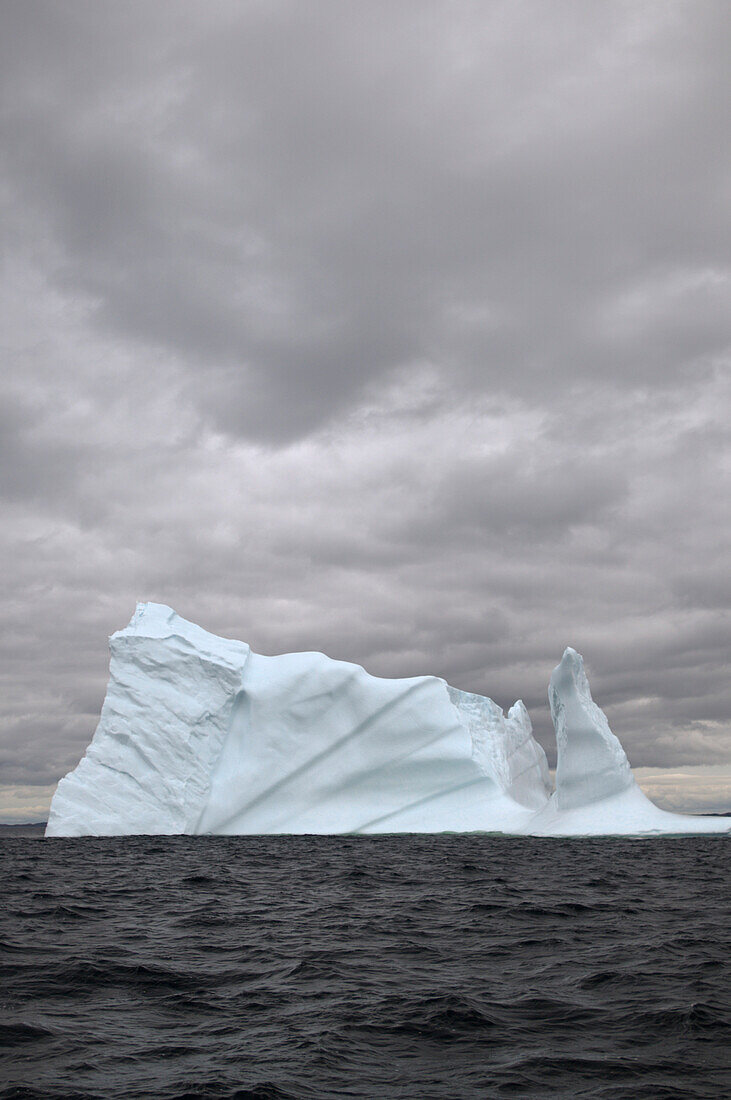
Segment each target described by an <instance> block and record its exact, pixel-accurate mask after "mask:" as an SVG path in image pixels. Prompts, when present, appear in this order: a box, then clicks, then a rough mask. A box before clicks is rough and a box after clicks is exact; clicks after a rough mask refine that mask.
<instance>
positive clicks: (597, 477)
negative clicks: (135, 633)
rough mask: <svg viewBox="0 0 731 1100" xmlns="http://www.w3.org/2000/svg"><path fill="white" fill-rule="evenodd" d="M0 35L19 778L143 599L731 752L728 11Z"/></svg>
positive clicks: (566, 6)
mask: <svg viewBox="0 0 731 1100" xmlns="http://www.w3.org/2000/svg"><path fill="white" fill-rule="evenodd" d="M2 22H3V24H4V27H3V33H2V35H0V41H1V42H2V46H0V50H1V51H2V54H3V56H2V57H0V62H1V64H0V74H1V75H0V81H1V82H2V100H3V104H4V110H3V113H2V127H3V135H2V146H3V149H4V150H5V156H4V164H3V175H2V186H1V188H0V202H1V203H2V207H3V213H4V214H5V218H4V223H5V225H6V226H7V233H6V240H5V255H6V264H5V278H4V280H3V285H2V310H3V332H4V341H5V355H4V369H3V403H2V409H1V410H0V496H1V498H2V517H3V520H2V525H1V526H0V546H1V547H2V551H1V552H2V562H3V581H4V586H5V593H6V594H5V598H4V600H3V602H2V608H1V610H0V615H1V616H2V629H1V630H0V646H1V647H2V649H3V663H2V670H3V671H2V679H3V690H2V704H1V706H2V712H1V714H0V759H2V763H3V779H4V781H5V782H7V783H8V784H18V785H21V786H28V787H33V786H38V787H39V788H40V787H43V786H44V785H48V784H52V783H53V782H55V780H56V779H57V778H58V777H59V775H60V774H61V773H62V772H64V771H65V770H67V769H68V768H70V767H72V766H73V765H74V764H75V762H76V760H77V759H78V757H79V755H80V753H81V752H82V750H83V748H84V746H85V744H86V743H87V741H88V740H89V737H90V735H91V732H92V731H93V728H94V724H95V716H96V714H97V713H98V709H99V706H100V703H101V699H102V696H103V690H104V682H105V677H106V661H107V656H106V651H105V645H104V639H105V636H106V635H107V634H109V633H110V632H111V631H113V630H114V629H117V628H118V627H120V626H122V625H123V624H124V623H125V622H126V621H127V620H128V618H129V616H130V614H131V611H132V610H133V607H134V602H135V600H136V599H138V598H139V599H157V600H160V601H162V602H166V603H170V604H172V605H173V606H175V608H176V609H177V610H178V611H179V612H180V613H181V614H183V615H185V616H186V617H188V618H193V619H195V620H196V621H199V622H200V623H201V624H202V625H204V626H206V627H207V628H209V629H212V630H214V631H217V632H220V633H224V634H226V633H228V634H231V635H233V636H236V637H241V638H245V639H246V640H247V641H249V642H250V643H251V645H252V646H253V648H254V649H258V650H260V651H263V652H281V651H284V650H289V649H302V648H307V649H322V650H324V651H326V652H328V653H330V654H331V655H332V656H336V657H342V658H346V659H350V660H355V661H358V662H359V663H362V664H364V665H365V666H366V667H367V668H369V669H370V670H371V671H373V672H376V673H381V674H387V675H403V674H405V675H408V674H414V673H421V672H434V673H437V674H439V675H443V676H445V677H447V678H448V679H449V680H450V682H452V683H454V684H455V685H457V686H459V687H463V688H468V689H471V690H475V691H481V692H485V693H487V694H490V695H491V696H492V697H493V698H496V699H497V700H498V702H500V703H501V704H508V703H510V702H512V701H513V699H514V698H515V697H516V696H518V695H521V696H523V698H524V699H525V700H526V703H527V704H528V706H529V708H530V710H531V714H532V717H533V719H534V723H535V726H536V730H537V732H538V735H539V736H540V737H541V739H542V740H543V741H544V743H545V744H546V746H547V747H548V748H549V751H550V745H551V735H550V723H549V720H548V712H547V708H546V705H545V686H546V684H547V681H548V676H549V674H550V670H551V668H552V667H553V665H554V664H555V663H556V662H557V660H558V659H559V658H560V655H561V652H562V650H563V647H564V646H565V645H566V644H571V645H573V646H574V647H576V648H578V649H579V650H580V651H582V652H583V653H584V655H585V657H586V658H587V661H588V666H589V671H590V673H591V674H592V687H593V690H594V694H595V697H596V698H597V700H598V701H599V702H600V704H601V705H602V706H604V707H605V709H606V710H607V712H608V714H609V717H610V721H611V722H612V723H613V726H614V728H615V729H616V732H617V733H618V734H619V736H620V738H621V739H622V741H623V743H624V744H625V745H626V747H627V749H628V752H629V755H630V759H631V760H632V763H633V764H636V765H638V766H645V767H664V768H673V769H677V768H678V767H682V766H695V765H701V764H704V765H714V766H716V767H718V766H720V765H724V764H729V763H731V746H730V740H731V739H730V738H729V713H730V712H731V707H730V705H729V704H730V702H731V693H730V692H729V689H728V686H727V679H728V678H727V667H726V653H727V652H728V650H727V647H728V642H729V602H730V597H731V584H730V583H729V571H728V565H727V560H728V538H729V531H730V528H731V522H730V518H729V503H728V502H729V491H728V471H729V454H728V430H727V426H728V417H729V412H730V411H731V400H730V398H731V393H730V389H731V383H730V381H729V373H728V362H729V357H728V349H729V343H730V342H731V341H730V338H729V337H730V334H729V325H728V318H729V315H730V312H731V311H729V304H731V303H730V302H729V286H730V273H729V268H728V256H729V217H728V180H729V167H730V165H729V157H728V142H727V140H726V120H725V108H726V104H727V102H728V91H729V89H728V82H729V78H728V66H727V64H726V58H725V56H724V41H725V37H724V36H725V32H727V30H728V23H729V13H728V9H727V6H726V5H725V4H722V3H715V2H708V3H706V2H704V0H694V2H693V3H690V2H687V3H686V2H675V3H673V2H671V3H666V2H663V3H656V2H649V0H647V2H639V3H632V4H616V5H586V4H583V3H578V2H561V0H552V3H550V4H549V5H546V4H545V3H542V2H541V3H537V2H536V3H529V2H521V3H513V2H511V3H507V2H497V3H490V4H485V3H476V2H475V3H471V2H468V0H455V2H451V3H444V2H440V3H436V2H435V3H430V2H428V0H427V2H426V3H424V2H422V0H420V2H418V3H417V2H410V0H399V2H398V3H393V2H391V0H389V2H388V3H385V2H384V3H380V2H369V3H367V4H366V3H363V4H352V5H351V4H342V3H340V2H335V0H317V2H316V3H314V4H308V5H301V4H296V3H294V2H291V3H290V2H285V0H275V2H273V3H272V2H267V3H259V2H256V0H251V2H249V3H238V2H237V3H234V2H231V3H223V2H213V3H209V4H207V5H206V6H205V9H204V8H203V7H202V6H201V5H200V4H198V3H186V2H185V0H183V2H180V3H176V4H175V5H174V6H173V5H168V4H159V5H150V4H147V3H138V4H137V3H134V2H130V3H127V4H124V5H121V6H120V5H113V4H111V3H102V4H98V3H91V2H90V0H89V2H87V0H77V2H75V3H74V4H72V5H58V4H55V3H51V2H49V3H44V2H41V0H30V2H29V0H23V2H22V3H21V2H18V3H13V2H10V3H6V4H5V5H4V8H3V14H2ZM714 783H715V784H716V785H717V784H718V775H717V774H715V773H714ZM715 790H716V788H715V787H714V791H715ZM674 797H676V796H675V795H674ZM714 797H715V796H714ZM691 801H692V800H691ZM32 802H33V800H32V799H31V802H30V803H29V804H31V803H32ZM676 802H677V797H676ZM701 802H702V799H700V801H699V802H698V804H699V805H700V804H701ZM692 804H695V803H692Z"/></svg>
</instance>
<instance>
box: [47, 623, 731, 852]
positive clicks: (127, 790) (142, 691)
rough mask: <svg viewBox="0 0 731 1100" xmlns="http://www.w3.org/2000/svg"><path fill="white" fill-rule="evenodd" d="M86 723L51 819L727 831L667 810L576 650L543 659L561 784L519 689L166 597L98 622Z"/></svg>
mask: <svg viewBox="0 0 731 1100" xmlns="http://www.w3.org/2000/svg"><path fill="white" fill-rule="evenodd" d="M110 649H111V663H110V679H109V686H108V688H107V695H106V698H105V700H104V705H103V707H102V713H101V717H100V721H99V725H98V727H97V730H96V733H95V734H94V738H93V740H92V742H91V744H90V745H89V748H88V749H87V751H86V755H85V756H84V758H83V759H82V760H81V762H80V763H79V765H78V767H76V768H75V769H74V771H72V772H70V773H69V774H68V775H67V776H65V778H63V779H62V780H61V782H60V783H59V785H58V788H57V790H56V793H55V795H54V798H53V801H52V803H51V811H50V815H49V821H48V827H47V830H46V835H47V836H84V835H97V836H103V835H120V834H132V833H219V834H220V833H378V832H444V831H455V832H463V831H473V830H481V831H500V832H505V833H531V834H538V835H541V834H549V835H562V834H567V833H570V834H596V833H622V832H632V833H634V832H641V833H655V832H676V833H677V832H697V831H724V830H727V829H728V827H729V822H728V821H726V820H724V819H715V818H687V817H681V816H680V815H675V814H666V813H664V812H663V811H661V810H659V809H657V807H655V806H653V805H652V803H651V802H649V801H648V800H647V799H646V798H645V796H644V795H643V794H642V792H641V791H640V789H639V788H638V787H637V786H636V784H635V782H634V779H633V778H632V772H631V770H630V766H629V763H628V761H627V758H626V756H625V754H624V751H623V750H622V747H621V745H620V744H619V741H618V740H617V738H616V737H615V736H614V734H613V733H612V732H611V730H610V729H609V725H608V723H607V720H606V718H605V716H604V714H603V713H602V711H601V710H600V709H599V708H598V707H597V706H596V704H595V703H594V702H593V700H592V698H591V692H590V690H589V684H588V681H587V679H586V675H585V673H584V666H583V661H582V659H581V657H580V656H579V654H578V653H576V652H575V651H574V650H572V649H567V650H566V652H565V654H564V657H563V660H562V661H561V664H560V665H559V666H558V668H557V669H556V670H555V671H554V673H553V676H552V677H551V685H550V689H549V699H550V704H551V713H552V715H553V720H554V723H555V726H556V735H557V742H558V767H557V771H556V791H555V793H554V794H553V795H551V796H550V798H549V793H550V781H549V775H548V768H547V764H546V757H545V753H544V752H543V749H542V748H541V747H540V745H538V743H537V742H536V741H535V740H534V739H533V736H532V731H531V723H530V718H529V717H528V713H527V711H526V709H525V707H524V706H523V704H522V703H521V702H517V703H516V704H515V705H514V706H513V707H511V709H510V710H509V712H508V714H507V716H506V715H505V714H504V713H503V711H502V710H501V708H500V707H499V706H497V704H496V703H493V702H492V700H491V699H486V698H484V697H483V696H481V695H472V694H469V693H468V692H464V691H458V690H457V689H455V688H451V687H449V686H448V685H447V684H445V682H444V681H443V680H440V679H437V678H436V677H433V676H419V677H414V678H412V679H401V680H397V679H393V680H389V679H381V678H379V677H376V676H370V675H369V674H368V673H367V672H366V671H365V670H364V669H362V668H361V667H360V666H358V665H352V664H347V663H346V662H344V661H334V660H331V659H330V658H329V657H326V656H324V655H323V654H322V653H288V654H284V655H283V656H280V657H262V656H259V655H258V654H255V653H252V652H251V651H250V649H249V647H248V646H247V645H245V644H244V643H243V642H235V641H229V640H227V639H224V638H218V637H216V636H215V635H213V634H209V633H207V631H205V630H201V628H200V627H198V626H195V625H194V624H193V623H189V622H186V620H185V619H181V618H180V616H179V615H176V613H175V612H174V611H173V610H172V609H171V608H169V607H165V606H163V605H161V604H139V605H138V607H137V610H136V612H135V614H134V616H133V617H132V620H131V622H130V623H129V625H128V626H127V627H126V628H125V629H124V630H120V631H118V632H117V633H116V634H114V635H112V638H111V639H110Z"/></svg>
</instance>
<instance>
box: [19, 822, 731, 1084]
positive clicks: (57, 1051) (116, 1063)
mask: <svg viewBox="0 0 731 1100" xmlns="http://www.w3.org/2000/svg"><path fill="white" fill-rule="evenodd" d="M730 853H731V847H730V846H729V843H728V840H727V839H725V838H723V837H688V838H661V839H656V840H632V839H565V840H564V839H561V840H554V839H540V840H539V839H535V840H534V839H530V838H525V837H520V838H505V837H494V836H484V835H461V836H455V835H432V836H425V835H420V836H374V837H342V836H333V837H304V836H303V837H289V836H281V837H273V836H269V837H126V838H109V839H79V840H77V839H73V840H72V839H65V840H64V839H56V840H44V839H42V838H40V837H23V836H4V837H3V838H1V839H0V861H1V864H2V884H1V886H0V889H1V891H2V900H1V901H0V949H1V951H2V977H1V979H0V987H1V993H0V998H1V1005H2V1011H1V1013H0V1097H2V1098H3V1100H9V1098H11V1097H12V1098H17V1100H20V1098H23V1100H31V1098H34V1100H35V1098H38V1100H54V1098H61V1097H63V1098H68V1100H70V1098H74V1100H85V1098H87V1097H88V1098H92V1097H95V1098H96V1097H99V1098H109V1097H114V1098H116V1097H119V1098H124V1100H132V1098H137V1097H145V1098H147V1097H154V1098H163V1100H164V1098H172V1097H176V1098H177V1097H190V1098H194V1097H195V1098H204V1097H205V1098H211V1100H213V1098H224V1097H225V1098H233V1097H237V1098H246V1097H248V1098H251V1100H254V1098H256V1100H265V1098H266V1100H285V1098H296V1100H307V1098H333V1100H335V1098H337V1100H341V1098H345V1097H367V1098H378V1100H381V1098H390V1097H394V1098H396V1097H398V1098H400V1100H403V1098H409V1100H411V1098H414V1100H429V1098H432V1097H434V1098H437V1097H439V1098H442V1097H449V1098H455V1100H472V1098H480V1100H483V1098H490V1097H511V1098H522V1097H525V1098H528V1097H531V1098H532V1097H535V1098H538V1097H567V1098H572V1100H573V1098H583V1097H587V1098H588V1097H591V1098H606V1100H609V1098H624V1100H641V1098H647V1100H664V1098H667V1100H670V1098H673V1100H676V1098H677V1100H691V1098H694V1097H695V1098H713V1100H720V1098H723V1097H727V1096H731V1070H730V1064H729V1049H731V1035H730V1033H729V989H730V988H731V980H730V975H729V972H728V967H727V960H728V958H729V928H730V924H729V920H728V884H729V870H730V864H731V856H730Z"/></svg>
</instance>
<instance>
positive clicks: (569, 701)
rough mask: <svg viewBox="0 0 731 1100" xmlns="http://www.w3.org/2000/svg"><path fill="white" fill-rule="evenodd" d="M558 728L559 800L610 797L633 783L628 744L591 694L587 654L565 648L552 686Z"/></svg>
mask: <svg viewBox="0 0 731 1100" xmlns="http://www.w3.org/2000/svg"><path fill="white" fill-rule="evenodd" d="M548 701H549V703H550V705H551V718H552V719H553V724H554V727H555V729H556V746H557V749H558V763H557V765H556V805H557V808H558V809H561V810H570V809H573V808H575V807H576V806H583V805H586V804H587V803H589V802H595V801H597V799H601V798H608V797H610V796H611V795H614V794H618V793H619V792H620V791H623V790H626V789H627V788H628V787H632V786H633V785H634V779H633V777H632V769H631V768H630V765H629V761H628V759H627V757H626V755H625V752H624V749H623V748H622V746H621V745H620V743H619V741H618V740H617V738H616V737H615V736H614V734H613V733H612V731H611V729H610V728H609V722H608V721H607V717H606V715H605V714H604V711H603V710H601V709H600V708H599V707H598V706H597V705H596V703H595V702H594V700H593V699H592V697H591V689H590V688H589V681H588V679H587V676H586V672H585V671H584V659H583V657H582V656H581V654H580V653H577V652H576V650H575V649H571V648H570V647H568V648H567V649H566V650H565V651H564V655H563V657H562V658H561V663H560V664H559V665H557V666H556V668H555V669H554V670H553V673H552V674H551V680H550V683H549V686H548Z"/></svg>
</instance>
